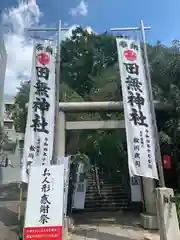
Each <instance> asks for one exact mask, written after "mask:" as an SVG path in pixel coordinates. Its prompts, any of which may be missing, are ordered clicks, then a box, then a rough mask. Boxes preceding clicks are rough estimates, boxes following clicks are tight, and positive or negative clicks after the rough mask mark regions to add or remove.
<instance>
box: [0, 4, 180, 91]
mask: <svg viewBox="0 0 180 240" xmlns="http://www.w3.org/2000/svg"><path fill="white" fill-rule="evenodd" d="M112 3H113V4H112ZM5 9H8V11H7V10H6V11H5ZM0 13H2V23H3V25H4V26H6V27H7V26H8V29H9V31H8V32H7V31H4V40H5V45H6V49H7V53H8V61H7V70H6V82H5V92H6V93H10V94H15V92H16V89H17V86H19V84H20V81H21V80H27V79H28V80H29V79H30V77H31V73H30V72H31V65H32V49H33V43H32V41H29V39H28V38H27V32H26V31H25V28H28V27H32V26H34V25H36V26H38V25H44V26H47V27H48V26H50V27H52V26H53V27H55V26H57V25H58V21H59V20H60V19H61V20H62V23H63V25H66V26H69V27H71V26H72V25H76V24H78V25H82V26H83V27H91V28H92V29H93V30H94V31H95V32H97V33H102V32H105V31H109V30H110V28H113V27H137V26H139V24H140V20H143V21H144V24H145V25H146V26H151V27H152V30H150V31H147V34H146V38H147V41H148V42H149V43H152V44H154V43H156V41H157V40H160V41H161V42H162V43H163V44H166V45H169V44H171V42H172V40H173V39H180V30H179V25H180V0H172V3H170V1H168V0H157V1H155V0H151V1H148V0H136V1H132V0H129V1H121V0H111V1H110V0H19V3H18V1H16V0H0ZM2 29H3V28H2ZM0 30H1V28H0ZM67 34H68V33H67ZM126 34H127V33H126ZM129 34H133V35H136V34H137V33H132V32H131V33H129ZM15 62H16V64H15Z"/></svg>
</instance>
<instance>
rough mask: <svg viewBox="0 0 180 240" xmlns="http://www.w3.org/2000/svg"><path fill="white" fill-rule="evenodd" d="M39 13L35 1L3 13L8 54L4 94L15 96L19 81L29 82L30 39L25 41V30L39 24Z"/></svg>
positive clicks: (23, 3) (31, 44) (30, 62)
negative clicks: (6, 29)
mask: <svg viewBox="0 0 180 240" xmlns="http://www.w3.org/2000/svg"><path fill="white" fill-rule="evenodd" d="M40 17H41V12H40V9H39V7H38V5H37V4H36V0H29V1H26V3H25V1H23V0H22V1H21V2H20V3H19V5H18V7H16V8H11V9H8V10H6V11H5V12H4V13H3V25H4V26H5V27H6V28H8V31H6V33H5V34H4V40H5V46H6V50H7V54H8V59H7V70H6V81H5V93H7V94H13V95H14V94H15V93H16V91H17V87H18V86H19V85H20V81H21V80H30V75H31V65H32V49H33V43H32V39H30V40H29V39H27V37H26V34H25V28H29V27H32V26H35V25H38V24H39V20H40Z"/></svg>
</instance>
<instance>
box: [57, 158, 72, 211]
mask: <svg viewBox="0 0 180 240" xmlns="http://www.w3.org/2000/svg"><path fill="white" fill-rule="evenodd" d="M69 160H70V157H60V158H58V162H57V163H58V164H63V165H64V215H66V213H67V204H68V191H69V173H70V161H69Z"/></svg>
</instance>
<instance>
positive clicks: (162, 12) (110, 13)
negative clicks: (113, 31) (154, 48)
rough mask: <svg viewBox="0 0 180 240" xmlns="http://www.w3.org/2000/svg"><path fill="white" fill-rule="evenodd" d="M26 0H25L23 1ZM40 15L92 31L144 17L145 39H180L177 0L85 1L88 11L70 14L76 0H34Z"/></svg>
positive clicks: (5, 3)
mask: <svg viewBox="0 0 180 240" xmlns="http://www.w3.org/2000/svg"><path fill="white" fill-rule="evenodd" d="M26 1H27V0H26ZM0 2H1V3H0V7H1V9H3V8H5V7H11V6H13V5H15V4H16V3H17V1H16V0H1V1H0ZM36 2H37V4H38V5H39V8H40V10H41V11H42V12H43V14H44V16H43V17H42V18H41V23H43V24H56V23H57V22H58V19H61V20H62V22H63V23H67V24H68V25H69V26H70V25H72V24H81V25H84V26H91V27H92V28H93V29H94V30H95V31H96V32H103V31H106V30H109V29H110V28H111V27H126V26H127V27H130V26H138V24H139V21H140V20H141V19H142V20H144V23H145V25H150V26H151V27H152V30H151V31H150V32H148V33H147V39H148V41H149V42H152V43H154V42H156V40H161V41H162V42H163V43H165V44H169V43H170V42H171V40H172V39H174V38H180V30H179V28H180V27H179V26H180V1H179V0H172V1H169V0H156V1H155V0H151V1H148V0H136V1H132V0H129V1H121V0H112V1H109V0H86V1H85V2H86V3H87V5H88V6H87V9H88V13H87V15H86V16H72V15H70V14H69V10H70V9H71V8H75V7H76V6H77V5H78V4H79V2H80V0H51V1H49V0H37V1H36Z"/></svg>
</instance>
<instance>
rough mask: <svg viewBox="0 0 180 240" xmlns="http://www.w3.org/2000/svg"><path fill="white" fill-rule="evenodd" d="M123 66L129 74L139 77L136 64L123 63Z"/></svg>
mask: <svg viewBox="0 0 180 240" xmlns="http://www.w3.org/2000/svg"><path fill="white" fill-rule="evenodd" d="M124 66H125V68H126V71H127V72H128V73H129V74H135V75H139V66H138V65H137V64H136V63H124Z"/></svg>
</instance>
